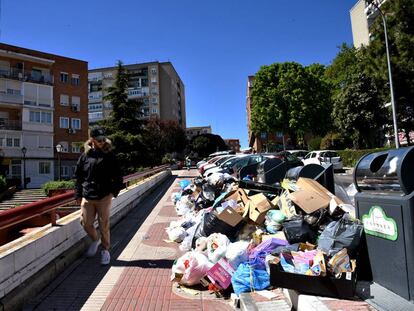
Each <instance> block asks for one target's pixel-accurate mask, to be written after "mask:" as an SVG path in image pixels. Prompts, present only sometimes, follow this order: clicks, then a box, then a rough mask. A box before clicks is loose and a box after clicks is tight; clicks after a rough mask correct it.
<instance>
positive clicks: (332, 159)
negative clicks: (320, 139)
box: [302, 150, 343, 170]
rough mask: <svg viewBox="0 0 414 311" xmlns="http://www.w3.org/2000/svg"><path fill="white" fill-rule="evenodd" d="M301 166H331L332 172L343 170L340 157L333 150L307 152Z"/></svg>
mask: <svg viewBox="0 0 414 311" xmlns="http://www.w3.org/2000/svg"><path fill="white" fill-rule="evenodd" d="M302 161H303V164H305V165H306V164H310V163H315V164H320V165H324V164H330V163H332V164H333V168H334V170H341V169H342V168H343V163H342V159H341V157H340V156H339V155H338V153H337V152H336V151H333V150H317V151H311V152H309V153H308V154H307V155H306V156H305V158H304V159H303V160H302Z"/></svg>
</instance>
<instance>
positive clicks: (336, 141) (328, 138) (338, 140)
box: [320, 133, 349, 150]
mask: <svg viewBox="0 0 414 311" xmlns="http://www.w3.org/2000/svg"><path fill="white" fill-rule="evenodd" d="M346 143H347V142H346V139H345V138H344V137H342V136H341V134H339V133H328V134H326V135H325V136H324V137H323V138H322V140H321V145H320V148H321V149H322V150H326V149H333V150H335V149H345V147H346V146H347V145H346ZM348 146H349V145H348Z"/></svg>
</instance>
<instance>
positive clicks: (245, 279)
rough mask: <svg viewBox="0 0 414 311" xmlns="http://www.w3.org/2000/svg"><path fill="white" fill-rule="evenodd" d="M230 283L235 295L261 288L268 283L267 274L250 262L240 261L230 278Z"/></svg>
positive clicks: (264, 287)
mask: <svg viewBox="0 0 414 311" xmlns="http://www.w3.org/2000/svg"><path fill="white" fill-rule="evenodd" d="M231 284H232V285H233V290H234V292H235V293H236V295H237V296H239V295H240V294H241V293H246V292H250V291H254V290H263V289H266V288H267V287H269V285H270V280H269V274H268V273H267V271H266V270H263V269H257V268H255V267H254V265H251V264H250V263H241V264H240V265H239V267H238V268H237V270H236V272H234V274H233V276H232V278H231Z"/></svg>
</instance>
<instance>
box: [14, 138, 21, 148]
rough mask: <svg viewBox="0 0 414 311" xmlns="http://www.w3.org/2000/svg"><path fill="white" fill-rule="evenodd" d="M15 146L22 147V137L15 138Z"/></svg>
mask: <svg viewBox="0 0 414 311" xmlns="http://www.w3.org/2000/svg"><path fill="white" fill-rule="evenodd" d="M13 146H14V147H20V138H14V139H13Z"/></svg>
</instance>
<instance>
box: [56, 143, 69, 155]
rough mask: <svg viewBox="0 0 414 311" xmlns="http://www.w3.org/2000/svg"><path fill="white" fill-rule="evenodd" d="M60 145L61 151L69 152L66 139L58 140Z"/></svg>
mask: <svg viewBox="0 0 414 311" xmlns="http://www.w3.org/2000/svg"><path fill="white" fill-rule="evenodd" d="M58 144H60V145H61V146H62V152H69V150H68V149H69V143H68V142H67V141H60V142H58Z"/></svg>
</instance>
